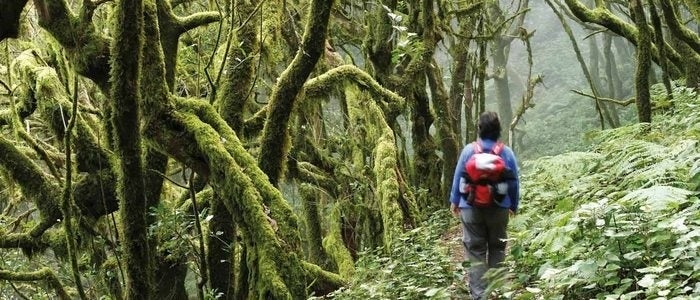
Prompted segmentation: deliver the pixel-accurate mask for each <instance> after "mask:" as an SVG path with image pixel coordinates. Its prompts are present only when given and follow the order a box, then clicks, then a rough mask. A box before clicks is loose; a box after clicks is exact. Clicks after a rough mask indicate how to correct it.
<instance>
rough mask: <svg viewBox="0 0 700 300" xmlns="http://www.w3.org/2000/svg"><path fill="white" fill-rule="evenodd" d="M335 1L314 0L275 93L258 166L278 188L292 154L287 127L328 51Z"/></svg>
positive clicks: (271, 97)
mask: <svg viewBox="0 0 700 300" xmlns="http://www.w3.org/2000/svg"><path fill="white" fill-rule="evenodd" d="M332 4H333V0H313V1H312V2H311V6H310V9H309V19H308V21H307V23H306V28H305V29H304V36H303V38H302V39H303V42H302V46H301V48H300V49H299V50H298V51H297V54H296V56H295V57H294V60H292V63H291V64H290V65H289V66H288V67H287V69H286V70H285V71H284V72H282V74H281V75H280V77H279V79H278V81H277V84H276V85H275V86H274V88H273V90H272V95H271V96H270V104H269V107H270V108H269V114H268V118H267V121H266V122H265V127H264V128H263V135H262V138H261V148H260V159H259V160H258V161H259V166H260V168H261V169H262V170H263V172H265V174H266V175H267V176H268V178H269V179H270V182H271V183H272V185H274V186H277V184H278V183H279V180H280V177H281V176H282V175H283V173H284V164H285V163H286V161H287V154H288V153H289V144H290V138H289V132H288V128H287V125H288V123H289V117H290V116H291V112H292V111H293V110H294V104H295V102H296V99H297V97H298V94H299V92H300V91H301V88H302V86H303V85H304V82H305V81H306V79H307V78H308V77H309V74H311V71H312V70H313V68H314V66H316V62H317V61H318V59H319V58H320V57H321V54H322V53H323V50H324V49H325V42H326V31H327V28H328V21H329V18H330V13H331V7H332Z"/></svg>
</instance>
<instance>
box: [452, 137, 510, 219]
mask: <svg viewBox="0 0 700 300" xmlns="http://www.w3.org/2000/svg"><path fill="white" fill-rule="evenodd" d="M481 144H482V146H483V147H484V152H488V151H491V148H492V147H493V146H494V145H495V144H496V142H495V141H492V140H487V139H484V140H481ZM473 154H474V145H473V143H469V144H468V145H466V146H465V147H464V149H462V154H460V155H459V160H458V161H457V166H456V167H455V174H454V178H453V179H452V191H451V192H450V202H452V203H453V204H455V205H458V206H459V207H460V208H471V206H470V205H469V204H467V201H466V200H465V199H464V197H462V195H461V194H460V193H459V179H460V178H461V176H462V174H463V173H464V164H465V163H466V162H467V160H469V158H470V157H471V156H472V155H473ZM501 157H502V158H503V160H504V161H505V163H506V167H507V168H509V169H510V170H512V171H513V175H514V177H515V179H513V180H508V181H507V183H508V193H507V194H506V197H505V198H504V199H503V201H501V203H500V206H501V207H503V208H509V209H510V210H512V211H513V212H517V211H518V203H519V202H520V181H519V180H518V162H517V161H516V160H515V154H513V150H512V149H510V147H508V146H505V147H504V148H503V151H501Z"/></svg>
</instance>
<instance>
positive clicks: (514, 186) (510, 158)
mask: <svg viewBox="0 0 700 300" xmlns="http://www.w3.org/2000/svg"><path fill="white" fill-rule="evenodd" d="M506 155H507V157H506V167H508V169H510V171H511V172H512V175H513V177H512V178H511V179H510V180H508V198H510V210H511V211H512V212H513V213H516V212H517V211H518V204H520V179H519V177H518V161H517V159H516V158H515V154H514V153H513V150H511V149H510V148H506Z"/></svg>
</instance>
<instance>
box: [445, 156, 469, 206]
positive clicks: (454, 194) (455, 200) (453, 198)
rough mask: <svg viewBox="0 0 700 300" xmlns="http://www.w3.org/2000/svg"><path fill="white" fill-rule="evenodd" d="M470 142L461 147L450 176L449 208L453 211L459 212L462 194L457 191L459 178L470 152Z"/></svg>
mask: <svg viewBox="0 0 700 300" xmlns="http://www.w3.org/2000/svg"><path fill="white" fill-rule="evenodd" d="M471 151H472V150H471V144H469V145H467V146H466V147H464V149H462V153H461V154H460V155H459V159H458V160H457V165H455V172H454V177H453V178H452V189H451V191H450V210H451V211H452V212H453V213H455V212H457V213H458V212H459V200H460V199H461V198H462V195H461V194H460V193H459V180H460V179H461V178H462V174H463V173H464V164H465V163H466V162H467V157H469V155H470V153H471Z"/></svg>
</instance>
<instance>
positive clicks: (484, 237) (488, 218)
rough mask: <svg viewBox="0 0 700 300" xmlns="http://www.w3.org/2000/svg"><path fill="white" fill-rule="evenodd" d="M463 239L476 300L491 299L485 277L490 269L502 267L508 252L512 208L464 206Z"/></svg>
mask: <svg viewBox="0 0 700 300" xmlns="http://www.w3.org/2000/svg"><path fill="white" fill-rule="evenodd" d="M460 218H461V220H462V234H463V236H462V242H463V243H464V249H465V250H466V252H467V257H468V258H469V260H470V262H471V266H470V267H469V291H470V292H471V295H472V298H473V299H487V298H488V295H484V292H485V290H486V287H487V286H488V282H487V281H486V279H485V278H482V277H483V275H484V273H486V271H488V269H489V268H496V267H499V266H500V264H501V262H503V259H504V258H505V255H506V252H505V251H506V241H505V239H506V238H507V235H506V227H507V226H508V218H509V216H508V209H506V208H500V207H492V208H463V209H461V213H460Z"/></svg>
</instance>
